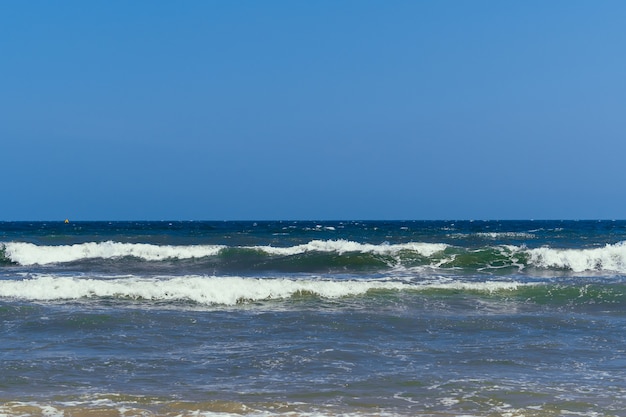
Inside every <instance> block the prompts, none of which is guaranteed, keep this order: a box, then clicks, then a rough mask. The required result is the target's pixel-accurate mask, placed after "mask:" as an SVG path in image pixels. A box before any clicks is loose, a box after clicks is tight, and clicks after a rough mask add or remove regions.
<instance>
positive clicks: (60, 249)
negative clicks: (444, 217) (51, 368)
mask: <svg viewBox="0 0 626 417" xmlns="http://www.w3.org/2000/svg"><path fill="white" fill-rule="evenodd" d="M2 247H3V248H4V253H5V256H6V257H7V258H8V259H9V260H11V261H12V262H15V263H18V264H20V265H25V266H27V265H46V264H52V263H65V262H73V261H78V260H81V259H95V258H102V259H110V258H121V257H125V256H132V257H136V258H139V259H143V260H146V261H161V260H166V259H191V258H203V257H207V256H216V255H218V254H219V253H220V251H222V250H223V249H226V248H228V246H224V245H186V246H172V245H153V244H147V243H120V242H112V241H107V242H87V243H79V244H74V245H58V246H47V245H42V246H40V245H35V244H32V243H26V242H7V243H2V244H0V249H1V248H2ZM447 247H448V245H446V244H443V243H420V242H412V243H405V244H396V245H390V244H382V245H372V244H363V243H358V242H352V241H348V240H313V241H311V242H308V243H306V244H302V245H296V246H291V247H274V246H244V247H239V249H252V250H256V251H260V252H264V253H267V254H269V255H282V256H288V255H297V254H301V253H305V252H314V251H317V252H336V253H338V254H343V253H346V252H362V253H375V254H386V253H387V254H389V253H397V252H399V251H401V250H409V251H414V252H417V253H419V254H421V255H422V256H431V255H432V254H434V253H436V252H440V251H443V250H445V249H446V248H447Z"/></svg>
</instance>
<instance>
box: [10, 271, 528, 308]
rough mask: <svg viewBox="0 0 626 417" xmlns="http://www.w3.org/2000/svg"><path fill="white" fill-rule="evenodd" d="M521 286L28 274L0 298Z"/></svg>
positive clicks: (199, 296)
mask: <svg viewBox="0 0 626 417" xmlns="http://www.w3.org/2000/svg"><path fill="white" fill-rule="evenodd" d="M520 285H523V284H520V283H515V282H498V281H496V282H483V283H472V282H430V283H410V282H399V281H391V280H322V279H316V278H311V279H287V278H263V279H261V278H243V277H216V276H197V275H193V276H180V277H162V278H158V277H156V278H144V277H126V278H116V279H95V278H83V277H66V276H55V275H41V276H36V277H34V278H29V279H22V280H9V281H0V297H2V298H13V299H24V300H35V301H52V300H78V299H81V298H119V299H134V300H152V301H193V302H196V303H199V304H208V305H211V304H223V305H235V304H237V303H239V302H242V301H261V300H279V299H287V298H290V297H293V296H295V295H298V294H302V293H306V294H314V295H317V296H319V297H322V298H329V299H334V298H341V297H347V296H358V295H363V294H366V293H367V292H368V291H370V290H394V291H406V290H426V289H454V290H478V291H486V292H493V291H500V290H514V289H517V288H518V287H519V286H520Z"/></svg>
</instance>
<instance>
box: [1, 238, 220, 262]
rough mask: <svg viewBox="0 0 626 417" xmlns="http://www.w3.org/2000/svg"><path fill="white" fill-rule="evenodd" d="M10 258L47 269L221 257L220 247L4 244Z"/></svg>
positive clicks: (133, 244) (116, 243)
mask: <svg viewBox="0 0 626 417" xmlns="http://www.w3.org/2000/svg"><path fill="white" fill-rule="evenodd" d="M3 245H4V249H5V254H6V256H7V257H8V258H9V259H11V260H12V261H13V262H17V263H18V264H20V265H35V264H39V265H45V264H51V263H63V262H72V261H77V260H80V259H92V258H104V259H108V258H118V257H123V256H134V257H137V258H141V259H145V260H148V261H158V260H164V259H189V258H200V257H204V256H212V255H216V254H217V253H219V251H220V250H221V249H223V248H224V246H220V245H189V246H170V245H151V244H145V243H119V242H111V241H109V242H87V243H80V244H75V245H59V246H38V245H34V244H32V243H24V242H8V243H4V244H3Z"/></svg>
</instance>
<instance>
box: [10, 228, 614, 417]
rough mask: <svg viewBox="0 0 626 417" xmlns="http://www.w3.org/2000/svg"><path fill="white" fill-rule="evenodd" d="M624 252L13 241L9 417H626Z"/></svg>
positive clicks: (318, 235) (529, 244)
mask: <svg viewBox="0 0 626 417" xmlns="http://www.w3.org/2000/svg"><path fill="white" fill-rule="evenodd" d="M625 241H626V222H623V221H601V222H598V221H593V222H592V221H589V222H573V221H525V222H513V221H508V222H497V221H487V222H483V221H476V222H469V221H462V222H423V221H416V222H377V221H367V222H292V221H284V222H111V223H109V222H85V223H81V222H77V223H69V224H63V223H62V222H47V223H43V222H39V223H27V222H17V223H16V222H11V223H6V222H5V223H0V242H1V243H0V319H1V327H0V336H1V338H0V347H1V350H0V355H1V356H0V359H1V361H0V415H11V416H13V415H42V416H43V415H46V416H56V415H59V416H60V415H65V416H68V415H124V416H134V415H137V416H139V415H163V416H178V415H183V416H187V415H189V416H192V415H206V416H225V415H247V416H265V415H285V416H331V415H333V416H335V415H365V416H370V415H371V416H374V415H376V416H379V415H389V416H416V415H417V416H419V415H422V416H562V415H576V416H619V415H623V410H624V409H626V333H625V332H624V331H623V329H624V328H625V325H626V244H624V243H623V242H625ZM107 413H108V414H107Z"/></svg>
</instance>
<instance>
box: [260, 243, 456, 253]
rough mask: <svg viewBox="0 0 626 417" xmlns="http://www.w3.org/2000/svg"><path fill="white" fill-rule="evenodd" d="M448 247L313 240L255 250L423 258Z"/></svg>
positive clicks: (425, 244)
mask: <svg viewBox="0 0 626 417" xmlns="http://www.w3.org/2000/svg"><path fill="white" fill-rule="evenodd" d="M447 247H448V245H447V244H445V243H423V242H410V243H402V244H394V245H392V244H381V245H372V244H368V243H358V242H353V241H350V240H343V239H339V240H312V241H310V242H309V243H306V244H303V245H297V246H291V247H286V248H281V247H273V246H256V247H255V249H257V250H261V251H264V252H267V253H269V254H272V255H297V254H300V253H305V252H336V253H338V254H340V255H341V254H343V253H347V252H361V253H375V254H381V255H382V254H395V253H397V252H400V251H403V250H406V251H413V252H417V253H419V254H420V255H422V256H431V255H433V254H435V253H437V252H441V251H444V250H445V249H446V248H447Z"/></svg>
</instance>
